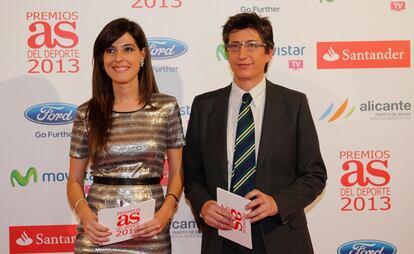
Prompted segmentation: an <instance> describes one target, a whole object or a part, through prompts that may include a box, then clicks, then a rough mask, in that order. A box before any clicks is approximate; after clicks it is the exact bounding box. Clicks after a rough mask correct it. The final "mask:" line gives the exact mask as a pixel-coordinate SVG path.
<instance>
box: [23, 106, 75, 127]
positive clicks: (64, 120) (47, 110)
mask: <svg viewBox="0 0 414 254" xmlns="http://www.w3.org/2000/svg"><path fill="white" fill-rule="evenodd" d="M76 108H77V106H76V105H73V104H68V103H59V102H55V103H44V104H38V105H35V106H32V107H30V108H28V109H27V110H26V111H25V112H24V117H26V119H27V120H29V121H32V122H34V123H39V124H46V125H59V124H68V123H71V122H73V120H74V119H75V115H76Z"/></svg>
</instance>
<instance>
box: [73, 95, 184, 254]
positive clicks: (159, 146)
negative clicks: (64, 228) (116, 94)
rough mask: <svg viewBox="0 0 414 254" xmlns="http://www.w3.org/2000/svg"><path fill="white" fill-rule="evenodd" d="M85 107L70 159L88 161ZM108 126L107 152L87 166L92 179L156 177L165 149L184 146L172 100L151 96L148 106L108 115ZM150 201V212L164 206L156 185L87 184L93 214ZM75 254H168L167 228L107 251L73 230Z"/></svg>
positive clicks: (76, 123)
mask: <svg viewBox="0 0 414 254" xmlns="http://www.w3.org/2000/svg"><path fill="white" fill-rule="evenodd" d="M86 108H87V106H86V104H83V105H81V106H79V108H78V112H77V116H76V119H75V121H74V124H73V129H72V139H71V149H70V156H71V157H74V158H78V159H82V158H88V157H89V152H88V145H87V144H88V123H87V119H86V117H85V115H86ZM112 116H113V125H112V130H111V132H110V135H109V139H108V143H107V150H106V151H105V152H103V153H102V154H99V155H98V156H97V159H96V162H95V163H94V164H93V165H91V171H92V175H94V176H101V177H117V178H138V179H146V178H152V177H161V176H162V173H163V163H164V159H165V156H166V151H167V149H172V148H178V147H182V146H184V134H183V130H182V124H181V117H180V112H179V108H178V104H177V102H176V100H175V98H174V97H171V96H168V95H164V94H159V93H157V94H154V95H153V96H152V98H151V103H150V105H147V106H145V107H143V108H141V109H140V110H137V111H134V112H126V113H124V112H122V113H121V112H113V115H112ZM149 198H154V199H156V210H158V209H159V208H160V207H161V204H162V202H163V200H164V196H163V189H162V187H161V185H160V184H155V185H102V184H92V186H91V188H90V190H89V194H88V197H87V200H88V204H89V206H90V207H91V209H92V210H93V211H95V212H97V211H98V210H100V209H102V208H109V207H117V206H120V205H121V203H122V205H124V206H125V205H128V204H133V203H137V202H140V201H144V200H148V199H149ZM75 253H140V254H144V253H145V254H146V253H153V254H155V253H157V254H162V253H171V240H170V234H169V228H165V229H164V231H163V232H161V233H160V234H158V235H156V236H154V237H153V238H151V239H143V238H135V239H132V240H129V241H125V242H121V243H117V244H112V245H108V246H102V247H99V246H95V245H94V244H93V243H91V242H90V241H89V240H88V239H87V238H86V237H85V235H84V234H83V228H82V225H79V226H78V236H77V239H76V243H75Z"/></svg>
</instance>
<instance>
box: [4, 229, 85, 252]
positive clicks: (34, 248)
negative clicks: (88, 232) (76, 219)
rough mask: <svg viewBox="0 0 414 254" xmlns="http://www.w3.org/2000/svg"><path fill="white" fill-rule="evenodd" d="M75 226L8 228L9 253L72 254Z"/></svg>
mask: <svg viewBox="0 0 414 254" xmlns="http://www.w3.org/2000/svg"><path fill="white" fill-rule="evenodd" d="M76 233H77V232H76V225H38V226H10V227H9V244H10V253H45V252H53V253H57V252H73V249H74V246H75V245H74V244H75V239H76Z"/></svg>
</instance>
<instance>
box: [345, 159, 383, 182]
mask: <svg viewBox="0 0 414 254" xmlns="http://www.w3.org/2000/svg"><path fill="white" fill-rule="evenodd" d="M387 168H388V160H371V161H369V162H368V163H366V166H365V165H364V163H363V162H362V161H359V160H349V161H346V162H345V163H344V164H342V169H343V170H344V171H346V172H347V173H345V174H344V175H343V176H342V177H341V183H342V185H343V186H344V187H352V186H354V185H358V186H361V187H365V186H367V185H372V186H385V185H387V184H388V183H389V182H390V178H391V176H390V174H389V173H388V172H387V171H386V170H387ZM365 171H366V172H365ZM365 174H367V175H368V176H365Z"/></svg>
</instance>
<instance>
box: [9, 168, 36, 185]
mask: <svg viewBox="0 0 414 254" xmlns="http://www.w3.org/2000/svg"><path fill="white" fill-rule="evenodd" d="M32 177H33V181H34V182H35V183H37V170H36V168H34V167H30V168H29V169H28V170H27V172H26V175H25V176H22V174H21V173H20V171H18V170H17V169H14V170H13V171H12V172H11V174H10V182H11V185H12V186H13V187H15V186H16V182H17V183H18V184H19V185H20V186H26V185H28V184H29V181H30V178H32Z"/></svg>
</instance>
